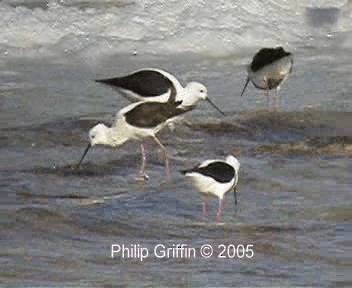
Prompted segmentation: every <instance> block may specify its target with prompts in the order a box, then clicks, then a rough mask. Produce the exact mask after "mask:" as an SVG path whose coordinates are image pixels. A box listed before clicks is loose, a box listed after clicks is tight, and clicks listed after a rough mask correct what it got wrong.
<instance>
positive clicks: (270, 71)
mask: <svg viewBox="0 0 352 288" xmlns="http://www.w3.org/2000/svg"><path fill="white" fill-rule="evenodd" d="M292 66H293V56H292V53H290V52H287V51H285V50H284V49H283V48H282V47H277V48H262V49H260V50H259V51H258V52H257V53H256V54H255V55H254V57H253V60H252V63H251V64H250V65H249V66H248V67H247V72H248V76H247V79H246V83H245V85H244V87H243V90H242V92H241V96H242V95H243V93H244V91H245V90H246V88H247V85H248V83H249V81H251V82H252V83H253V85H254V86H255V87H256V88H258V89H261V90H265V92H264V93H265V96H266V97H267V106H269V93H268V91H269V90H272V89H276V105H275V106H276V109H279V108H280V96H279V90H280V87H281V84H282V83H283V82H284V81H285V80H286V79H287V78H288V76H289V75H290V73H291V72H292Z"/></svg>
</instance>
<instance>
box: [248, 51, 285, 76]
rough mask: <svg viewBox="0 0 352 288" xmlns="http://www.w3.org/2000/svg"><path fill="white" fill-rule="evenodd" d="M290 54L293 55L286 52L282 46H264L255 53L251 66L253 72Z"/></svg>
mask: <svg viewBox="0 0 352 288" xmlns="http://www.w3.org/2000/svg"><path fill="white" fill-rule="evenodd" d="M289 55H291V53H290V52H286V51H285V50H284V49H283V48H282V47H277V48H262V49H260V50H259V52H258V53H257V54H255V55H254V57H253V60H252V63H251V65H250V68H251V70H252V71H253V72H256V71H258V70H260V69H262V68H263V67H265V66H266V65H269V64H271V63H273V62H275V61H277V60H279V59H281V58H283V57H286V56H289Z"/></svg>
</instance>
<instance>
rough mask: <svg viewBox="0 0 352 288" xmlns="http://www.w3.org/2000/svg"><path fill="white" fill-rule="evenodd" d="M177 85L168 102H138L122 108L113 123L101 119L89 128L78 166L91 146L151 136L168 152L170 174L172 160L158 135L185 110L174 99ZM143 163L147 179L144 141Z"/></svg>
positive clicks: (119, 142)
mask: <svg viewBox="0 0 352 288" xmlns="http://www.w3.org/2000/svg"><path fill="white" fill-rule="evenodd" d="M175 98H176V89H175V88H174V86H171V94H170V97H169V99H168V101H167V102H164V103H161V102H137V103H133V104H130V105H128V106H126V107H125V108H122V109H121V110H120V111H119V112H117V114H116V116H115V119H114V123H113V125H112V126H111V127H107V126H106V125H105V124H102V123H99V124H97V125H96V126H94V127H93V128H92V129H90V131H89V144H88V146H87V148H86V149H85V151H84V153H83V155H82V157H81V160H80V161H79V163H78V165H77V166H76V168H78V167H79V166H80V165H81V163H82V161H83V159H84V157H85V156H86V154H87V153H88V151H89V149H90V148H91V147H93V146H95V145H98V144H101V145H109V146H112V147H118V146H120V145H122V144H124V143H125V142H127V141H128V140H138V141H142V140H143V139H144V138H148V137H150V138H152V139H154V141H155V142H156V143H157V144H158V145H159V146H160V147H161V149H162V150H163V152H164V154H165V164H166V174H167V176H168V177H169V175H170V163H169V159H168V155H167V151H166V148H165V147H164V145H163V144H161V142H160V141H159V139H158V138H157V137H156V134H157V133H158V132H159V131H160V130H161V129H162V128H163V127H164V126H165V125H166V124H167V122H168V121H170V120H171V119H172V118H173V117H175V116H177V115H179V114H180V113H183V110H180V109H178V106H179V105H180V104H181V101H175ZM141 152H142V165H141V169H140V176H141V177H142V179H147V176H146V174H145V164H146V155H145V151H144V147H143V143H142V142H141Z"/></svg>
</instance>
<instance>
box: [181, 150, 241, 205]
mask: <svg viewBox="0 0 352 288" xmlns="http://www.w3.org/2000/svg"><path fill="white" fill-rule="evenodd" d="M214 162H224V163H227V164H229V165H231V166H232V167H233V168H234V170H235V175H234V177H233V178H232V179H231V181H229V182H227V183H220V182H217V181H216V180H215V179H214V178H212V177H210V176H205V175H203V174H201V173H198V172H189V173H186V176H187V177H189V178H190V180H191V181H192V184H193V185H194V186H195V187H196V188H197V189H198V191H199V192H200V193H201V194H204V195H206V196H209V195H212V196H216V197H218V198H219V199H220V200H221V199H223V198H224V195H225V194H226V193H227V192H229V191H231V190H232V189H233V188H234V187H235V186H236V185H237V182H238V171H239V167H240V163H239V162H238V160H237V159H236V158H235V157H233V156H232V155H229V156H227V157H226V159H225V161H223V160H219V159H214V160H206V161H204V162H202V163H201V164H200V165H199V166H198V167H199V168H201V167H206V166H208V165H209V164H210V163H214Z"/></svg>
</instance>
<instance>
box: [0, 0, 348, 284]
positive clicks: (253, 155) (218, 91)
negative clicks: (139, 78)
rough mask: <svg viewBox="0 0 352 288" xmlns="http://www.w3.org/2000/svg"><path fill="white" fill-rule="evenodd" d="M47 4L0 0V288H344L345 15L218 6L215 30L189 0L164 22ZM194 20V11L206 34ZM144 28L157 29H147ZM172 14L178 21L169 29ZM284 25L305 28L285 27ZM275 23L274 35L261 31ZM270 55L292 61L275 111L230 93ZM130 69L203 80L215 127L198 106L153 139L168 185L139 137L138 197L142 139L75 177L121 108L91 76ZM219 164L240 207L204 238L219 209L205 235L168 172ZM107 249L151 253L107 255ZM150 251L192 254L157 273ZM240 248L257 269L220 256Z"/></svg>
mask: <svg viewBox="0 0 352 288" xmlns="http://www.w3.org/2000/svg"><path fill="white" fill-rule="evenodd" d="M44 2H45V1H29V2H26V3H25V5H24V6H23V4H24V1H15V0H8V1H2V2H0V15H2V16H3V17H1V20H0V22H1V21H3V25H2V26H3V34H1V35H0V52H1V55H0V103H1V104H0V151H1V153H0V160H1V167H0V187H1V199H2V200H1V216H2V217H1V224H2V229H1V232H0V233H1V239H2V247H3V248H4V251H3V253H2V256H3V257H2V260H1V263H2V266H3V267H4V269H2V270H1V272H0V286H2V287H39V286H40V287H141V286H145V287H170V286H173V287H234V286H235V287H258V286H259V287H273V286H275V287H278V286H280V287H297V286H310V287H347V286H351V285H352V279H351V276H350V272H349V271H348V266H347V264H348V263H349V261H350V259H349V254H348V253H347V252H348V248H347V246H348V243H349V242H348V241H349V240H350V237H349V234H350V232H351V224H350V223H351V220H352V211H351V196H352V195H351V185H352V177H351V175H352V160H351V157H352V128H351V127H352V126H351V123H352V82H351V79H352V72H351V71H352V58H351V48H350V46H351V45H350V43H351V39H352V38H351V32H350V30H349V27H350V25H351V24H350V22H349V21H347V20H348V19H350V18H351V14H350V11H349V10H348V9H347V8H348V5H350V4H349V3H350V2H348V1H347V2H346V3H345V4H343V5H342V4H341V5H335V6H334V5H333V4H334V1H321V3H323V2H324V5H322V8H321V9H320V8H319V7H318V8H317V7H316V6H314V4H312V3H311V4H312V5H310V6H309V9H308V10H307V11H306V12H305V10H304V9H303V8H304V7H305V5H306V4H304V3H303V2H304V1H297V3H298V4H297V10H292V9H296V8H292V7H293V6H292V7H291V4H289V3H288V2H287V3H284V4H282V3H281V4H280V3H278V2H279V1H268V2H270V3H269V4H268V3H266V2H265V3H266V4H268V5H267V7H268V9H269V10H270V11H271V12H273V11H274V12H275V13H271V14H270V15H276V16H275V17H278V18H275V17H267V15H262V14H260V15H261V16H262V17H258V16H257V15H258V13H259V12H260V11H262V10H263V9H262V8H261V7H262V6H261V5H262V4H260V3H259V4H258V3H257V2H255V1H244V3H245V4H243V3H242V4H243V5H239V4H238V5H235V4H234V5H232V4H231V3H230V2H228V3H227V4H226V3H225V4H224V5H223V6H217V7H215V8H216V9H215V8H214V7H213V8H214V9H215V10H214V17H215V18H216V19H221V21H220V20H219V21H220V22H219V23H220V24H221V25H220V24H216V23H218V22H216V21H215V20H214V19H215V18H214V19H213V18H212V17H210V18H207V17H205V15H203V14H202V13H206V12H207V11H208V10H203V9H200V8H202V7H203V6H202V5H203V4H202V3H201V2H202V1H193V2H192V3H193V4H194V5H193V6H192V7H193V8H192V7H191V8H187V7H183V8H182V7H181V6H178V4H177V1H170V5H171V6H170V7H166V8H167V9H168V10H167V9H166V11H169V13H172V14H170V15H171V16H172V17H171V16H170V15H169V14H167V13H166V14H163V13H164V12H163V11H164V10H163V9H161V8H162V7H164V6H163V5H162V1H156V2H157V3H156V5H155V6H152V5H148V3H147V2H146V1H145V3H144V2H143V1H137V2H138V3H137V2H136V3H134V2H133V3H129V2H127V1H106V3H105V2H104V4H101V2H99V1H72V3H68V1H61V2H60V1H59V2H55V1H49V2H48V3H49V5H48V4H47V3H46V2H45V3H44ZM139 2H141V3H142V2H143V3H144V4H143V3H142V4H143V5H144V6H143V7H144V8H143V7H142V6H138V5H142V4H141V3H139ZM60 3H61V4H60ZM214 3H215V2H214ZM256 3H257V4H256ZM263 3H264V2H263ZM134 5H135V6H134ZM214 5H215V4H214ZM263 5H264V4H263ZM292 5H293V4H292ZM295 5H296V4H295ZM318 6H319V5H318ZM141 7H142V8H143V9H142V8H141ZM346 7H347V8H346ZM196 8H197V9H198V10H197V9H196ZM213 8H212V6H210V7H205V8H204V9H213ZM110 9H112V10H110ZM121 9H122V10H121ZM194 9H195V10H194ZM196 10H197V11H202V12H200V13H201V15H200V16H202V17H201V19H204V20H203V22H202V23H201V24H202V25H200V26H197V25H198V24H197V25H196V23H195V22H194V17H193V16H192V15H194V14H192V13H194V11H196ZM278 11H279V12H280V13H277V12H278ZM292 11H296V12H295V13H296V14H295V13H293V12H292ZM230 12H231V13H232V14H229V13H230ZM247 12H248V13H247ZM249 12H251V13H252V14H251V13H249ZM119 13H121V15H127V16H129V17H130V18H127V17H126V18H123V17H122V18H121V17H118V16H119V15H120V14H119ZM148 13H150V15H151V17H155V19H157V20H158V21H156V22H153V21H151V22H150V23H149V22H148V21H147V20H146V19H147V18H148V17H147V16H148ZM160 13H161V14H162V17H161V18H157V15H159V14H160ZM57 15H62V17H61V18H57ZM180 15H183V16H184V17H181V18H177V17H179V16H180ZM219 15H220V16H219ZM231 15H232V16H233V15H239V16H238V18H236V17H234V18H232V16H231ZM285 15H286V16H285ZM294 15H295V17H298V18H297V19H298V20H297V19H296V20H295V19H294V17H293V16H294ZM324 15H328V16H326V17H325V16H324ZM5 16H6V17H7V18H6V17H5ZM64 16H65V17H64ZM230 16H231V17H230ZM175 17H176V18H177V19H179V22H177V23H176V22H175V23H174V22H172V21H171V20H170V19H174V18H175ZM226 17H229V18H226ZM176 18H175V19H176ZM126 19H130V20H131V22H126ZM238 19H239V20H238ZM255 19H257V20H258V22H257V21H256V20H255ZM304 19H305V20H304ZM324 19H325V20H326V19H328V20H326V21H325V20H324ZM346 19H347V20H346ZM88 20H89V21H88ZM301 20H302V21H301ZM146 21H147V22H146ZM236 21H238V22H236ZM285 21H286V22H285ZM294 21H296V22H297V23H298V22H299V24H297V26H295V27H293V29H292V31H291V30H289V29H286V28H288V27H291V26H292V23H294ZM304 21H306V23H305V22H304ZM324 21H325V22H324ZM301 22H302V23H301ZM106 23H110V25H106ZM131 23H132V24H131ZM197 23H198V22H197ZM275 23H276V24H277V23H279V24H280V25H279V26H275V27H278V29H279V30H280V33H279V32H278V33H273V32H270V31H272V30H271V29H267V28H268V27H273V26H272V25H275ZM127 24H128V25H130V24H131V25H130V26H129V29H131V30H129V31H132V32H131V33H130V34H128V33H127V34H126V33H125V31H126V30H124V29H125V28H124V27H128V25H127ZM16 25H17V26H16ZM48 25H49V26H50V29H47V30H45V29H43V27H48ZM104 25H105V26H104ZM217 25H218V26H217ZM16 27H17V28H16ZM26 27H31V29H30V30H31V31H29V30H27V31H25V30H24V29H26ZM215 27H218V30H217V29H215ZM156 28H157V29H159V30H157V33H156V32H155V29H156ZM284 28H285V29H284ZM303 28H304V29H303ZM286 31H289V32H290V31H291V32H290V33H288V32H286ZM328 31H330V32H331V33H330V32H329V33H330V34H329V33H327V32H328ZM300 32H302V33H300ZM60 33H61V34H60ZM207 33H208V34H207ZM263 33H264V34H263ZM204 35H208V36H207V37H208V38H207V37H205V36H204ZM214 35H216V36H217V37H218V38H216V37H215V36H214ZM256 35H262V36H263V39H264V40H263V39H259V37H258V36H256ZM310 35H315V37H313V38H314V39H313V38H310ZM203 36H204V37H203ZM195 38H196V39H198V40H199V42H197V43H195V42H194V39H195ZM192 39H193V40H192ZM209 39H211V40H214V41H209ZM219 39H222V40H224V41H223V42H222V41H220V40H219ZM265 39H271V40H272V41H269V40H265ZM235 40H236V41H235ZM237 40H238V42H237ZM217 41H218V42H217ZM252 41H254V42H253V45H250V44H251V43H252ZM121 43H122V44H121ZM218 43H220V44H218ZM277 44H282V45H284V44H287V45H288V46H289V50H290V51H293V54H294V69H293V73H292V75H291V76H290V78H289V79H288V80H287V82H285V83H284V84H283V85H282V89H281V91H280V94H281V96H282V109H281V110H280V112H273V111H269V110H268V109H266V106H265V105H266V100H265V97H263V96H262V95H261V93H260V91H258V90H256V89H255V88H254V87H253V86H252V85H249V87H248V90H247V92H246V94H245V96H244V97H242V98H241V97H240V92H241V89H242V87H243V85H244V81H245V78H246V72H245V71H246V70H245V69H246V68H245V64H246V63H249V62H250V58H251V56H252V55H253V54H254V52H255V51H256V50H257V46H266V45H277ZM153 45H154V46H153ZM144 47H145V51H144V52H146V53H143V48H144ZM237 47H239V48H237ZM249 47H250V48H249ZM134 49H136V51H135V52H136V53H137V55H135V56H134V53H132V52H134ZM154 49H155V51H154ZM231 49H232V50H231ZM193 52H194V53H193ZM140 67H159V68H162V69H165V70H168V71H170V72H172V73H173V74H175V75H176V76H177V77H178V78H179V79H180V81H181V82H182V83H183V84H185V83H187V82H188V81H200V82H202V83H204V84H205V85H206V86H207V89H208V95H209V97H210V98H211V99H212V100H213V101H214V102H215V103H216V104H217V105H218V106H219V107H220V108H221V109H222V110H224V111H225V113H226V116H225V117H222V116H221V115H220V114H219V113H218V112H217V111H215V110H214V109H213V108H212V107H211V106H209V104H207V103H206V102H204V103H200V104H199V105H198V107H197V108H196V109H195V110H193V111H191V112H189V113H187V114H184V115H183V116H182V117H181V118H180V119H179V121H178V122H177V123H176V124H175V125H174V127H173V128H172V127H171V128H168V127H166V128H165V129H163V130H162V131H161V132H160V133H159V134H158V136H159V139H160V141H161V142H162V143H163V144H164V145H165V146H166V147H167V149H168V151H169V153H170V155H171V177H170V179H166V177H165V169H164V162H163V159H161V158H162V157H161V156H162V155H161V153H160V151H159V150H158V147H157V145H156V144H155V143H154V142H153V141H151V140H146V141H145V146H146V152H147V167H146V169H147V173H148V175H149V177H150V179H149V181H147V182H145V183H143V182H140V181H137V180H136V179H135V176H136V175H137V173H138V169H139V165H140V162H141V156H140V151H139V144H138V143H136V142H129V143H126V144H124V145H123V146H121V147H118V148H115V149H112V148H108V147H102V146H100V147H94V148H93V149H91V151H90V152H89V154H88V155H87V157H86V158H85V160H84V162H83V164H82V166H81V167H80V169H78V170H75V169H73V168H74V166H75V164H77V162H78V161H79V159H80V157H81V155H82V153H83V151H84V148H85V147H86V145H87V141H88V139H87V135H88V131H89V129H90V128H91V127H92V126H94V125H95V124H97V123H99V122H104V123H107V124H111V122H112V119H113V115H114V114H115V113H116V111H118V110H119V109H121V108H122V107H124V106H126V105H128V104H129V103H128V101H127V100H126V99H125V98H123V97H121V96H120V95H119V94H118V93H117V92H116V91H114V90H112V89H110V88H108V87H105V86H102V85H99V84H98V83H95V82H94V81H93V79H96V78H104V77H111V76H118V75H123V74H125V73H128V72H130V71H133V70H135V69H138V68H140ZM228 154H233V155H234V156H236V157H237V158H238V159H239V161H240V163H241V168H240V173H239V184H238V189H237V191H238V193H239V195H238V205H237V206H236V207H235V205H234V199H233V195H231V193H229V194H228V195H226V196H225V207H224V211H223V215H222V222H221V223H216V221H215V216H216V210H217V205H218V203H217V199H215V198H211V199H209V201H208V215H207V219H206V221H203V220H202V216H201V208H202V198H201V196H200V195H199V194H198V193H197V191H196V190H195V189H194V188H193V187H192V186H191V184H190V182H189V181H188V179H185V178H184V176H183V175H181V174H180V173H179V172H178V171H179V170H182V169H186V168H190V167H192V166H193V165H195V164H197V163H199V162H200V161H203V160H206V159H211V158H220V159H223V158H224V157H225V156H226V155H228ZM112 244H118V245H125V246H126V247H128V248H130V250H129V251H132V250H131V249H132V248H131V247H139V248H140V250H139V251H142V248H144V249H147V251H148V252H149V255H148V257H146V258H145V259H143V261H141V260H140V257H138V255H134V257H132V254H130V257H127V255H124V256H123V255H122V254H121V253H120V254H119V253H116V257H114V258H112V257H111V245H112ZM159 244H161V245H163V247H166V248H170V247H171V248H172V247H176V246H177V244H184V245H187V247H188V248H195V250H196V252H197V253H196V257H188V258H187V257H175V255H174V256H172V255H171V257H159V258H158V257H156V256H157V255H155V254H153V252H154V248H155V247H156V246H157V245H159ZM204 244H209V245H211V246H212V247H213V255H212V256H211V257H209V258H204V257H201V255H200V248H201V246H202V245H204ZM239 244H242V245H244V247H247V248H248V247H250V248H251V249H252V250H253V254H254V255H253V257H251V258H249V257H242V258H239V257H234V258H233V257H227V258H225V259H223V258H220V257H218V256H219V255H220V254H222V253H221V250H222V246H221V245H226V247H230V251H229V253H230V255H229V256H231V247H232V246H231V245H236V246H237V245H239ZM131 245H132V246H131ZM133 245H136V246H133ZM138 245H139V246H138ZM247 245H253V246H247ZM157 247H162V246H157ZM239 249H240V248H239ZM143 251H145V250H143ZM159 252H160V251H159ZM130 253H132V252H130ZM225 255H226V253H225ZM139 256H140V255H139Z"/></svg>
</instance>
